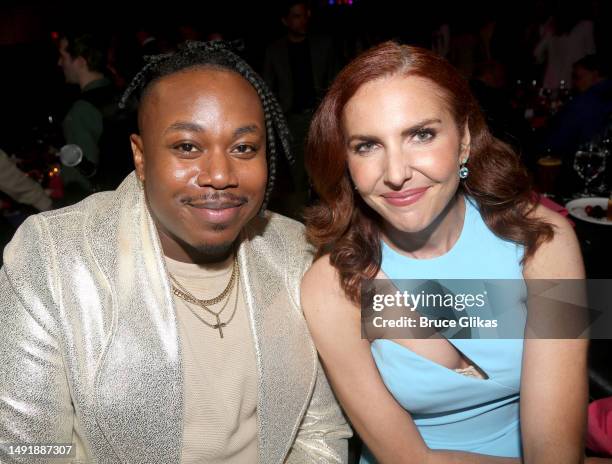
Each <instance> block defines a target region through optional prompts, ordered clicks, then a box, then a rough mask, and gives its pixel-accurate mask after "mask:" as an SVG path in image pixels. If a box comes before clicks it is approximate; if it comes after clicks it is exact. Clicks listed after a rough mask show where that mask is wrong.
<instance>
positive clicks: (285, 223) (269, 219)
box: [249, 211, 306, 242]
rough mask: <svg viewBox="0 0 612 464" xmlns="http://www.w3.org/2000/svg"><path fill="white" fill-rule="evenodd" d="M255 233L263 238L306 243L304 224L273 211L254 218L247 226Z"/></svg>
mask: <svg viewBox="0 0 612 464" xmlns="http://www.w3.org/2000/svg"><path fill="white" fill-rule="evenodd" d="M249 226H250V227H251V228H252V229H253V231H256V233H257V234H258V235H260V236H262V237H264V238H278V237H279V236H280V237H282V238H283V239H288V240H298V241H304V242H306V233H305V230H306V229H305V227H304V224H302V223H301V222H298V221H296V220H295V219H291V218H289V217H287V216H283V215H282V214H278V213H275V212H273V211H266V212H265V214H264V215H263V216H256V217H255V218H254V219H253V220H252V221H251V222H250V224H249Z"/></svg>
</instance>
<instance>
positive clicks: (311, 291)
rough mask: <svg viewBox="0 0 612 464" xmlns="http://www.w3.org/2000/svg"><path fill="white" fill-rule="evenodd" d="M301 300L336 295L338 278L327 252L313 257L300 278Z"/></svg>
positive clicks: (338, 286) (338, 288) (313, 299)
mask: <svg viewBox="0 0 612 464" xmlns="http://www.w3.org/2000/svg"><path fill="white" fill-rule="evenodd" d="M301 288H302V301H304V300H306V301H308V302H316V301H318V300H319V299H320V298H329V297H331V296H334V297H337V296H339V293H340V279H339V275H338V272H337V270H336V268H335V267H334V266H333V264H332V263H331V261H330V259H329V254H326V255H323V256H321V257H319V258H317V259H315V260H314V261H313V263H312V265H311V266H310V268H309V269H308V270H307V271H306V273H305V274H304V277H303V278H302V286H301Z"/></svg>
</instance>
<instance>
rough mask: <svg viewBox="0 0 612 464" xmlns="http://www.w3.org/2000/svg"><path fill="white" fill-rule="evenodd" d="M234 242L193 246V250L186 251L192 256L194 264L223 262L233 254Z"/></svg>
mask: <svg viewBox="0 0 612 464" xmlns="http://www.w3.org/2000/svg"><path fill="white" fill-rule="evenodd" d="M234 241H235V240H231V241H224V242H220V243H211V242H206V243H199V244H195V245H191V247H190V248H191V249H190V250H186V251H187V252H188V253H189V254H190V255H191V256H192V259H193V261H194V262H218V261H223V260H225V259H226V258H227V257H228V256H229V255H230V254H231V253H232V250H233V246H234Z"/></svg>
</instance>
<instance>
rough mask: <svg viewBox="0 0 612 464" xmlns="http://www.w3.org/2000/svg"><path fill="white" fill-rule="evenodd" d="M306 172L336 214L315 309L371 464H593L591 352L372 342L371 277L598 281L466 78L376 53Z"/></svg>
mask: <svg viewBox="0 0 612 464" xmlns="http://www.w3.org/2000/svg"><path fill="white" fill-rule="evenodd" d="M306 163H307V168H308V170H309V173H310V176H311V178H312V181H313V184H314V188H315V189H316V191H317V193H318V194H319V196H320V203H319V204H318V205H317V206H315V207H313V208H311V209H310V211H309V212H308V214H307V226H308V234H309V237H310V239H311V241H312V242H313V243H314V244H315V246H316V247H317V250H318V259H317V260H316V261H315V263H314V264H313V266H312V268H311V269H310V270H309V271H308V272H307V273H306V275H305V276H304V279H303V281H302V290H301V298H302V306H303V309H304V312H305V315H306V319H307V321H308V325H309V327H310V331H311V334H312V336H313V338H314V341H315V343H316V345H317V348H318V350H319V354H320V357H321V359H322V362H323V364H324V366H325V369H326V372H327V374H328V377H329V379H330V381H331V383H332V385H333V387H334V389H335V392H336V395H337V397H338V399H339V400H340V402H341V404H342V405H343V407H344V409H345V411H346V413H347V415H348V417H349V418H350V420H351V422H352V424H353V426H354V428H355V429H356V431H357V432H358V433H359V435H360V437H361V438H362V440H363V441H364V443H365V445H366V446H367V450H366V451H365V452H364V454H363V455H362V457H361V459H362V462H365V463H371V462H376V460H377V461H378V462H382V463H388V462H393V463H395V462H406V463H419V464H420V463H451V462H452V463H468V462H469V463H485V462H486V463H509V462H525V463H531V462H537V463H538V464H541V463H548V462H551V463H553V462H554V463H555V464H558V463H566V462H567V463H569V462H572V463H573V462H581V459H582V456H583V435H584V428H585V417H586V400H587V380H586V379H587V378H586V341H585V340H537V339H525V340H523V339H486V340H485V339H482V340H458V339H450V338H445V337H441V336H438V337H433V338H430V339H375V340H367V339H362V335H361V329H362V326H361V314H360V311H359V302H360V291H361V284H362V282H363V281H364V279H365V280H368V279H381V278H388V279H391V281H392V282H399V281H402V280H404V281H405V280H415V279H425V280H427V279H517V280H520V282H523V279H542V278H544V279H549V278H568V279H582V278H583V277H584V269H583V264H582V258H581V255H580V250H579V246H578V243H577V240H576V237H575V235H574V233H573V230H572V228H571V226H570V225H569V223H568V222H567V221H566V219H564V218H563V217H562V216H560V215H558V214H556V213H554V212H552V211H550V210H547V209H545V208H542V207H541V206H538V205H537V204H534V203H533V201H532V196H531V189H530V184H529V178H528V175H527V173H526V171H525V170H524V168H523V167H522V166H521V164H520V161H519V159H518V156H517V155H516V154H515V153H514V152H513V151H512V150H511V148H510V147H508V146H507V145H505V144H504V143H502V142H500V141H499V140H497V139H495V138H494V137H493V136H492V135H491V134H490V132H489V131H488V129H487V127H486V124H485V122H484V119H483V116H482V114H481V112H480V110H479V108H478V105H477V103H476V101H475V100H474V98H473V97H472V95H471V94H470V91H469V88H468V85H467V83H466V81H465V80H464V79H463V78H462V77H461V76H460V75H459V74H458V72H457V71H456V70H455V69H454V68H453V67H452V66H451V65H450V64H448V63H447V62H446V61H445V60H444V59H442V58H440V57H438V56H437V55H435V54H433V53H431V52H429V51H427V50H423V49H419V48H415V47H410V46H401V45H398V44H396V43H393V42H388V43H385V44H382V45H379V46H378V47H375V48H373V49H371V50H369V51H367V52H365V53H364V54H362V55H361V56H359V57H358V58H357V59H355V60H354V61H353V62H352V63H350V64H349V65H348V66H347V67H346V68H345V69H344V70H343V71H342V72H341V73H340V75H339V76H338V77H337V79H336V80H335V82H334V83H333V84H332V86H331V87H330V89H329V92H328V93H327V95H326V96H325V98H324V99H323V102H322V104H321V106H320V107H319V109H318V111H317V112H316V114H315V117H314V120H313V122H312V125H311V129H310V134H309V138H308V145H307V159H306ZM519 415H520V420H519Z"/></svg>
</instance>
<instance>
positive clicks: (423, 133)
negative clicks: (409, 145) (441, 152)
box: [414, 129, 436, 142]
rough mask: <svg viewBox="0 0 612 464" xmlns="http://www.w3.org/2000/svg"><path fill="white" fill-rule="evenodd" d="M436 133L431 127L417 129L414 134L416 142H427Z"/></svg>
mask: <svg viewBox="0 0 612 464" xmlns="http://www.w3.org/2000/svg"><path fill="white" fill-rule="evenodd" d="M435 135H436V133H435V132H434V131H433V130H431V129H419V130H418V131H416V133H415V134H414V136H415V138H416V139H417V141H418V142H427V141H429V140H431V139H433V138H434V136H435Z"/></svg>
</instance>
